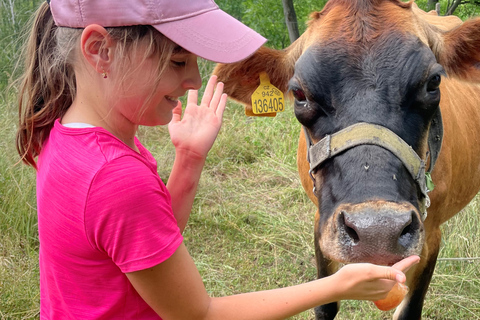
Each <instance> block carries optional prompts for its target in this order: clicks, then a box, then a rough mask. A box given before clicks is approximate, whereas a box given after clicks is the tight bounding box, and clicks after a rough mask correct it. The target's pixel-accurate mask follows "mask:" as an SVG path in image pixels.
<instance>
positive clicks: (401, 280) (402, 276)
mask: <svg viewBox="0 0 480 320" xmlns="http://www.w3.org/2000/svg"><path fill="white" fill-rule="evenodd" d="M395 279H396V280H397V282H401V283H404V282H405V281H406V280H407V279H406V278H405V275H403V274H399V273H397V275H396V276H395Z"/></svg>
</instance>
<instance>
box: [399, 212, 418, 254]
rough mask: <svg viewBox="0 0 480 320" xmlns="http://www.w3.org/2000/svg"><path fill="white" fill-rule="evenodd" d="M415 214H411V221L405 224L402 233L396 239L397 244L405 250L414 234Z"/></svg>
mask: <svg viewBox="0 0 480 320" xmlns="http://www.w3.org/2000/svg"><path fill="white" fill-rule="evenodd" d="M415 221H416V219H415V213H414V212H412V213H411V219H410V221H408V222H407V223H406V226H405V227H404V228H403V230H402V233H401V234H400V236H399V237H398V243H399V244H400V245H401V246H402V247H404V248H407V247H408V246H409V245H410V244H411V242H412V241H413V239H414V235H415V233H416V223H415Z"/></svg>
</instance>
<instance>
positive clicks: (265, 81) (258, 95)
mask: <svg viewBox="0 0 480 320" xmlns="http://www.w3.org/2000/svg"><path fill="white" fill-rule="evenodd" d="M252 110H253V113H254V115H261V114H272V113H273V114H274V115H275V114H276V113H277V112H282V111H284V110H285V100H284V97H283V92H282V91H280V90H278V88H276V87H275V86H274V85H272V84H271V83H270V78H269V77H268V75H267V73H266V72H262V73H260V85H259V86H258V88H257V89H256V90H255V92H253V94H252Z"/></svg>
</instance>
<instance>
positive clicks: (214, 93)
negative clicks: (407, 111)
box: [167, 76, 227, 232]
mask: <svg viewBox="0 0 480 320" xmlns="http://www.w3.org/2000/svg"><path fill="white" fill-rule="evenodd" d="M216 82H217V77H216V76H212V77H211V78H210V80H209V81H208V83H207V86H206V88H205V93H204V95H203V98H202V102H201V103H200V105H197V99H198V96H197V95H198V92H197V91H196V90H190V91H189V93H188V100H187V107H186V108H185V112H184V115H183V118H182V106H181V104H180V103H179V105H178V106H177V107H176V108H175V109H174V110H173V118H172V121H171V122H170V124H169V125H168V129H169V132H170V138H171V139H172V143H173V145H174V146H175V161H174V163H173V168H172V172H171V174H170V177H169V179H168V182H167V189H168V191H169V192H170V195H171V197H172V209H173V213H174V215H175V218H176V219H177V222H178V226H179V228H180V230H181V231H182V232H183V230H184V229H185V226H186V224H187V221H188V218H189V216H190V211H191V209H192V204H193V200H194V198H195V193H196V191H197V186H198V182H199V180H200V175H201V173H202V169H203V166H204V164H205V159H206V157H207V154H208V151H209V150H210V148H211V147H212V145H213V143H214V142H215V139H216V137H217V135H218V132H219V131H220V127H221V125H222V117H223V111H224V110H225V105H226V103H227V95H226V94H223V83H218V84H217V85H216V88H215V84H216ZM214 89H215V90H214Z"/></svg>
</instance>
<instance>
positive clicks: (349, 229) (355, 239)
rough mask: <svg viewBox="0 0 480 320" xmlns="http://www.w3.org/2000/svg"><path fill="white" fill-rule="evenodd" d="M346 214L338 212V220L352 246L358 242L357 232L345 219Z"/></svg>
mask: <svg viewBox="0 0 480 320" xmlns="http://www.w3.org/2000/svg"><path fill="white" fill-rule="evenodd" d="M346 216H347V213H346V212H345V211H341V212H340V219H341V220H342V221H341V222H342V224H343V226H344V227H345V232H346V233H347V235H348V236H349V237H350V238H351V239H352V240H353V243H354V244H357V243H358V242H359V241H360V237H359V236H358V233H357V231H355V229H354V228H355V227H354V225H353V224H352V223H351V222H350V221H348V219H346Z"/></svg>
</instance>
